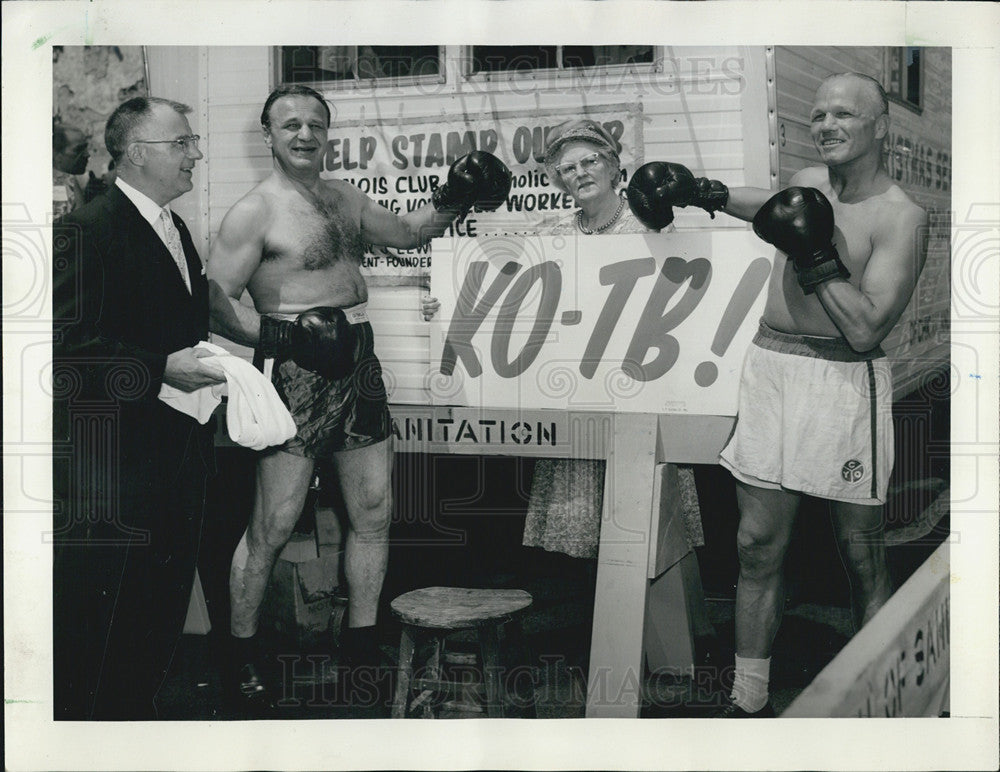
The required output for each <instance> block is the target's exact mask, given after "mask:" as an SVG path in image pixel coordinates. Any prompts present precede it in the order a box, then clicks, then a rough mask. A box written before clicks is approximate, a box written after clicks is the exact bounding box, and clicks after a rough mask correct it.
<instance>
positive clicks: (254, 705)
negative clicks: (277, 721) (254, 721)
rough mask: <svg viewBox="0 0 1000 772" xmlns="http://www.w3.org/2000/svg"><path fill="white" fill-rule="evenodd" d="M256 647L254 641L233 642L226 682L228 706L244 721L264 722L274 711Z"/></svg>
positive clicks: (237, 639) (235, 639)
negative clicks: (262, 719)
mask: <svg viewBox="0 0 1000 772" xmlns="http://www.w3.org/2000/svg"><path fill="white" fill-rule="evenodd" d="M255 647H256V641H255V640H254V639H253V638H245V639H241V638H234V639H232V644H231V656H232V659H231V660H230V664H229V665H228V666H227V667H226V673H225V676H224V680H223V690H224V693H225V701H226V706H227V707H228V708H229V709H230V710H232V711H233V712H235V713H237V714H239V715H240V716H241V717H242V718H265V717H267V715H268V713H269V712H270V711H271V710H272V709H273V707H274V703H273V700H272V695H271V692H270V690H269V689H268V688H267V685H266V684H265V682H264V679H263V678H262V676H261V668H260V667H259V666H258V657H257V656H256V653H255Z"/></svg>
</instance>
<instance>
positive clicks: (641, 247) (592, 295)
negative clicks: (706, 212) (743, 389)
mask: <svg viewBox="0 0 1000 772" xmlns="http://www.w3.org/2000/svg"><path fill="white" fill-rule="evenodd" d="M434 254H435V257H436V259H435V262H434V265H433V267H432V274H431V291H432V293H433V294H435V295H436V296H437V297H438V298H439V299H440V300H441V311H440V313H439V315H438V317H436V319H435V321H434V322H433V325H434V327H433V330H432V334H431V366H432V371H433V377H432V378H431V379H430V391H431V397H432V399H433V400H434V402H435V403H436V404H452V405H489V406H494V407H513V408H555V409H561V410H568V409H572V410H597V411H620V412H648V413H696V414H703V415H735V413H736V404H737V403H736V392H737V384H738V380H739V370H740V367H741V365H742V361H743V354H744V352H745V350H746V347H747V346H748V345H749V343H750V340H751V338H752V336H753V333H754V332H755V330H756V327H757V320H758V318H759V317H760V312H761V310H762V309H763V303H764V292H763V289H764V287H765V285H766V283H767V279H768V276H769V274H770V270H771V257H772V255H773V250H772V249H770V248H769V247H767V245H766V244H764V243H763V242H761V241H760V240H759V239H757V238H755V237H754V236H753V234H752V233H750V232H749V231H703V232H698V233H669V234H650V235H635V236H633V235H620V236H600V237H596V238H574V237H571V238H564V237H560V236H546V237H540V236H533V237H525V236H494V237H489V238H480V239H438V240H436V241H435V242H434Z"/></svg>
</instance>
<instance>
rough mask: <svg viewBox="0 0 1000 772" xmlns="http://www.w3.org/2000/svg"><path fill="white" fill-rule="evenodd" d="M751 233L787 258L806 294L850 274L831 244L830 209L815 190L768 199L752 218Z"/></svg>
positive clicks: (793, 190) (784, 192) (787, 192)
mask: <svg viewBox="0 0 1000 772" xmlns="http://www.w3.org/2000/svg"><path fill="white" fill-rule="evenodd" d="M753 230H754V233H756V234H757V235H758V236H760V237H761V238H762V239H764V241H766V242H767V243H768V244H773V245H774V246H776V247H777V248H778V249H780V250H781V251H782V252H784V253H785V254H786V255H788V257H789V259H790V260H791V261H792V265H793V267H794V268H795V272H796V275H797V277H798V280H799V286H800V287H802V291H803V292H804V293H805V294H806V295H809V294H811V293H813V292H815V291H816V286H817V285H818V284H822V283H823V282H825V281H829V280H830V279H834V278H837V277H840V278H842V279H846V278H848V277H849V276H850V275H851V274H850V272H849V271H848V270H847V267H846V266H845V265H844V264H843V263H842V262H841V261H840V255H839V254H837V248H836V247H835V246H834V245H833V207H832V206H831V205H830V202H829V201H828V200H827V198H826V196H824V195H823V194H822V193H821V192H820V191H818V190H816V188H786V189H785V190H782V191H779V192H778V193H776V194H775V195H773V196H771V198H769V199H768V200H767V203H765V204H764V206H762V207H761V208H760V209H758V210H757V214H756V215H754V218H753Z"/></svg>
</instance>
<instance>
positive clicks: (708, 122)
mask: <svg viewBox="0 0 1000 772" xmlns="http://www.w3.org/2000/svg"><path fill="white" fill-rule="evenodd" d="M272 52H273V49H271V48H268V47H239V48H237V47H232V48H212V49H210V51H209V57H208V74H207V76H208V83H209V92H208V93H209V104H210V110H209V120H210V126H209V131H208V132H207V134H208V135H209V137H211V142H212V147H211V152H210V153H206V156H207V158H208V159H209V161H210V163H209V185H210V196H209V202H210V203H209V229H210V233H211V237H212V238H214V236H215V234H216V233H217V232H218V230H219V225H220V223H221V222H222V218H223V217H224V216H225V214H226V212H227V211H228V210H229V208H230V207H231V206H232V205H233V203H235V202H236V201H237V200H238V199H239V198H240V197H241V196H242V195H243V194H245V193H246V192H247V190H249V189H250V188H251V187H252V186H253V185H254V184H256V183H257V182H259V181H260V180H261V179H263V178H264V176H266V175H267V173H268V172H269V171H270V156H269V153H268V152H267V150H266V148H265V147H264V143H263V141H262V140H261V137H260V128H259V123H260V120H259V114H260V108H261V105H262V103H263V101H264V98H265V97H266V95H267V93H268V90H269V88H270V85H271V73H272V56H273V53H272ZM459 52H461V48H458V47H449V48H448V56H449V57H452V56H455V55H456V54H457V53H459ZM665 54H666V62H665V67H664V73H663V74H640V75H632V76H627V75H621V74H616V75H608V76H596V75H595V74H594V73H593V72H591V73H585V74H584V75H582V76H578V77H550V76H548V75H544V74H543V75H540V76H539V78H537V79H536V80H535V81H533V82H528V81H525V80H523V79H521V80H510V81H497V82H492V83H485V82H482V81H478V82H477V81H469V80H466V79H464V78H461V77H456V75H455V73H456V72H457V68H456V67H455V66H454V64H453V63H452V62H449V68H448V71H449V78H450V82H448V83H444V84H440V85H430V86H427V85H424V86H420V87H394V88H391V89H389V90H388V91H386V92H384V93H382V94H380V93H379V92H378V91H376V92H374V93H373V92H372V91H371V90H368V89H359V90H357V91H331V92H329V93H327V94H326V95H325V96H327V98H328V99H330V101H331V102H332V103H333V104H334V106H335V109H336V115H335V120H337V121H344V120H357V121H362V122H363V121H372V120H375V119H379V120H383V121H386V120H387V121H392V120H403V119H407V118H413V117H420V116H436V117H437V118H440V116H442V115H461V114H463V113H464V114H469V115H473V116H478V115H481V114H484V113H489V112H493V111H500V112H508V111H516V112H522V113H526V114H527V113H530V112H537V111H540V112H543V113H550V112H555V111H566V112H567V115H571V114H573V113H581V112H583V111H584V110H585V109H586V108H588V107H594V106H599V105H620V104H626V103H641V104H642V107H643V116H642V121H643V137H644V142H645V160H647V161H650V160H670V161H675V162H678V163H682V164H684V165H686V166H688V167H689V168H690V169H691V170H692V171H694V172H695V174H697V175H698V176H702V175H704V176H709V177H714V178H718V179H722V180H725V181H726V182H727V183H728V184H730V185H742V184H745V183H746V180H745V174H744V169H745V161H744V147H743V125H744V118H745V116H743V114H742V107H743V94H744V93H745V91H746V85H747V84H746V80H747V73H746V71H745V68H746V66H747V49H745V48H739V47H736V46H731V47H718V46H713V47H685V48H683V49H680V48H668V49H666V51H665ZM741 73H742V79H741V77H740V74H741ZM755 75H756V74H755ZM760 77H762V75H761V76H760ZM761 88H762V85H761ZM765 120H766V117H765V116H761V121H765ZM675 223H676V226H677V227H678V228H679V229H699V228H708V227H711V228H718V227H735V228H740V227H745V225H744V224H742V223H740V222H738V221H736V220H734V219H732V218H716V219H715V220H709V219H708V218H706V217H705V215H704V213H703V212H701V211H700V210H692V209H688V210H678V212H677V217H676V221H675ZM424 292H425V290H423V289H422V288H420V287H416V286H403V287H387V286H371V287H370V296H369V310H370V316H371V319H372V325H373V326H374V328H375V332H376V341H377V343H376V350H377V352H378V354H379V357H380V359H381V360H382V363H383V367H384V370H385V373H386V382H387V385H388V386H389V388H390V399H391V400H392V401H393V402H399V403H426V402H427V401H428V398H427V392H426V389H425V383H426V379H427V373H428V370H429V359H430V353H429V340H430V339H429V326H428V325H427V324H426V323H425V322H423V321H422V318H421V317H420V314H419V308H420V297H421V295H422V294H424ZM223 345H227V346H228V343H225V342H224V343H223ZM237 350H239V351H241V353H244V354H246V355H248V354H249V352H248V351H247V350H246V349H241V348H240V349H237Z"/></svg>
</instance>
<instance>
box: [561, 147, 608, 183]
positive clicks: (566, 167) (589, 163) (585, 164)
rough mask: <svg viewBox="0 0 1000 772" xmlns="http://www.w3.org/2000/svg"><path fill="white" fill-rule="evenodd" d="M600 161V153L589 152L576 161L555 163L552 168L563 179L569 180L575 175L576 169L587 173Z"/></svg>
mask: <svg viewBox="0 0 1000 772" xmlns="http://www.w3.org/2000/svg"><path fill="white" fill-rule="evenodd" d="M600 163H601V154H600V153H591V154H590V155H585V156H584V157H583V158H581V159H580V160H579V161H577V162H576V163H565V164H557V165H556V166H555V167H554V168H555V170H556V174H558V175H559V176H560V177H562V178H563V179H564V180H571V179H573V178H574V177H576V176H577V174H578V172H577V169H579V170H580V171H582V172H583V173H584V174H587V173H589V172H592V171H594V170H595V169H596V168H597V167H598V166H599V165H600Z"/></svg>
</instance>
